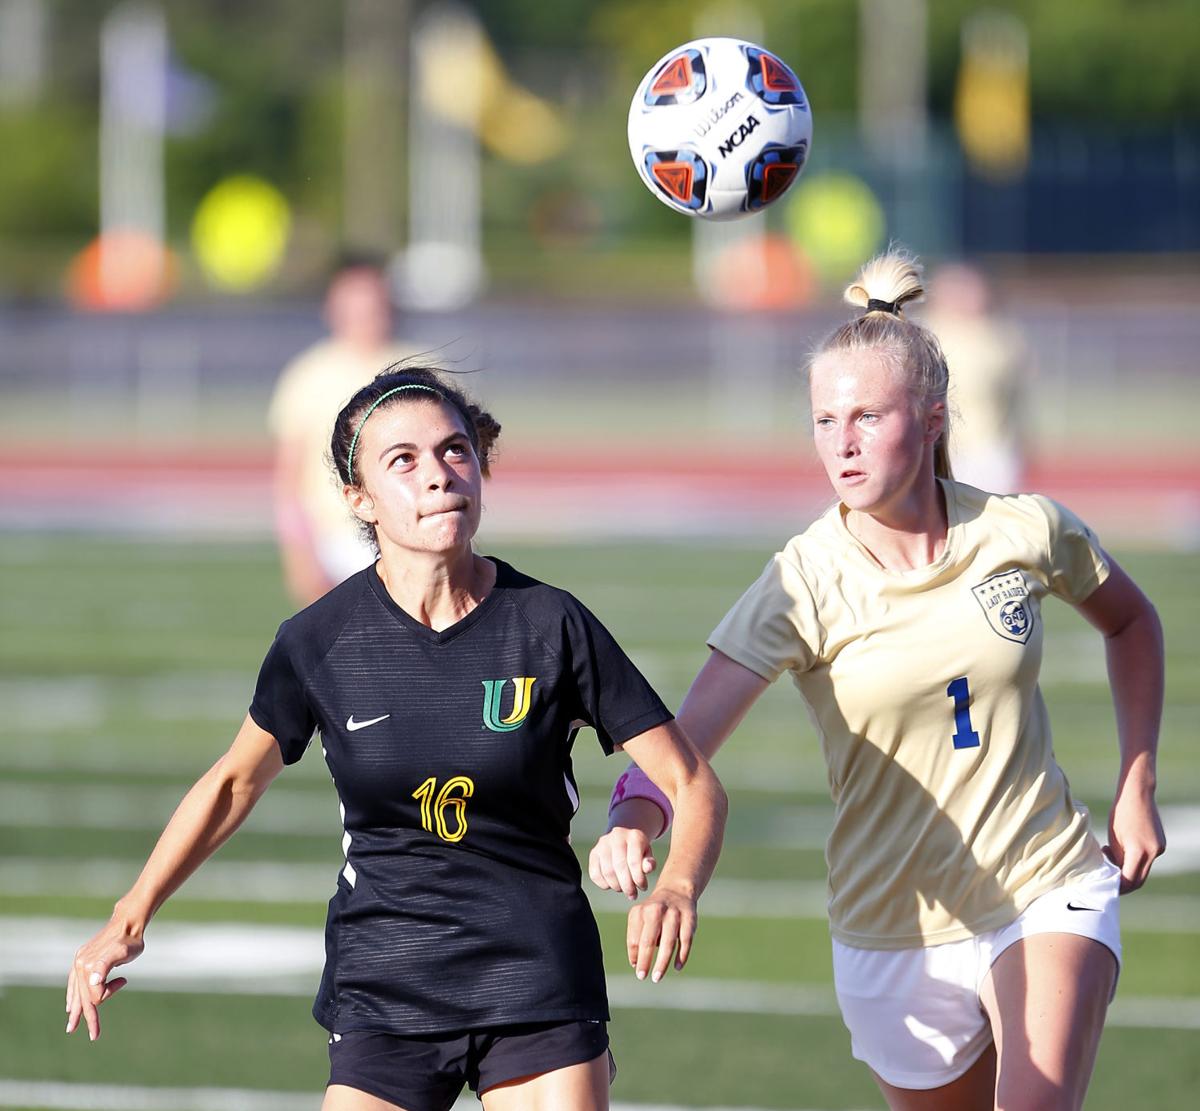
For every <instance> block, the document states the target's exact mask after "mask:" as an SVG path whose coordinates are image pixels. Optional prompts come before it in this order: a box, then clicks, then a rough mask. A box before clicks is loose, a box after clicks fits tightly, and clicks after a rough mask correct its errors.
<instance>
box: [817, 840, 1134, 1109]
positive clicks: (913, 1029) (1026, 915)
mask: <svg viewBox="0 0 1200 1111" xmlns="http://www.w3.org/2000/svg"><path fill="white" fill-rule="evenodd" d="M1120 878H1121V872H1120V869H1119V868H1117V867H1116V865H1114V864H1112V863H1110V862H1108V861H1105V863H1104V864H1103V865H1102V866H1101V867H1100V868H1098V869H1096V871H1094V872H1090V873H1089V874H1088V875H1086V876H1084V877H1082V878H1081V879H1078V880H1074V881H1072V882H1070V883H1068V884H1065V885H1064V886H1062V887H1058V888H1055V889H1054V890H1053V891H1050V892H1047V893H1046V894H1045V895H1042V896H1041V897H1040V898H1037V899H1035V900H1034V901H1033V902H1032V903H1030V904H1029V906H1027V907H1026V908H1025V910H1024V911H1022V912H1021V914H1020V915H1018V916H1017V918H1016V919H1014V920H1013V921H1012V922H1010V923H1009V924H1008V925H1007V926H1002V927H1001V928H1000V929H998V930H989V931H988V932H987V933H983V934H978V935H977V936H975V937H971V938H967V939H966V940H965V941H954V942H950V943H949V944H946V945H930V946H928V947H926V948H922V949H859V948H856V947H854V946H850V945H843V944H842V943H841V942H840V941H836V940H835V941H834V943H833V981H834V987H835V988H836V990H837V997H838V1004H839V1006H840V1007H841V1009H842V1021H843V1022H845V1024H846V1027H847V1029H848V1030H849V1031H850V1051H851V1053H853V1055H854V1056H855V1057H856V1058H857V1059H858V1060H860V1061H863V1062H865V1063H866V1064H867V1065H868V1066H869V1067H870V1068H871V1069H872V1070H874V1072H875V1073H876V1074H877V1075H878V1076H880V1077H882V1078H883V1080H885V1081H886V1082H887V1083H888V1084H891V1085H892V1086H893V1087H896V1088H918V1089H928V1088H940V1087H941V1086H942V1085H943V1084H949V1083H950V1082H951V1081H952V1080H956V1079H957V1078H958V1077H960V1076H961V1075H962V1074H963V1073H964V1072H966V1071H967V1069H969V1068H970V1067H971V1066H972V1065H973V1064H974V1063H975V1062H976V1061H977V1060H978V1059H979V1055H980V1054H981V1053H982V1052H983V1051H984V1050H985V1049H987V1047H988V1045H989V1044H990V1043H991V1041H992V1028H991V1025H990V1023H989V1021H988V1017H987V1014H986V1013H985V1012H984V1009H983V1004H982V1003H981V1002H980V999H979V989H980V987H981V986H982V984H983V981H984V978H985V977H986V976H987V974H988V971H989V970H990V969H991V967H992V964H993V963H994V962H995V960H996V958H997V957H999V956H1000V954H1001V953H1003V952H1004V950H1005V949H1007V948H1008V947H1009V946H1010V945H1012V944H1013V943H1014V942H1017V941H1020V940H1021V939H1022V938H1024V937H1031V936H1033V935H1034V934H1048V933H1064V934H1079V935H1080V936H1082V937H1090V938H1092V939H1093V940H1095V941H1098V942H1100V944H1101V945H1104V946H1106V947H1107V948H1108V949H1110V950H1111V951H1112V954H1113V956H1114V957H1115V958H1116V961H1117V970H1118V972H1120V968H1121V929H1120V918H1119V913H1118V909H1117V890H1118V887H1119V884H1120ZM1114 990H1115V981H1114Z"/></svg>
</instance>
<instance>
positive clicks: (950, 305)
mask: <svg viewBox="0 0 1200 1111" xmlns="http://www.w3.org/2000/svg"><path fill="white" fill-rule="evenodd" d="M990 308H991V291H990V290H989V288H988V283H987V280H986V278H984V276H983V274H981V273H980V272H979V271H978V270H976V269H975V268H974V267H972V266H968V265H966V264H964V263H955V264H953V265H947V266H943V267H941V268H940V269H939V270H937V271H936V272H935V273H934V274H933V276H932V278H931V279H930V283H929V312H928V313H927V314H926V315H925V318H924V321H923V322H924V323H925V324H927V325H928V327H929V328H930V329H932V331H933V333H934V335H936V336H937V337H938V339H939V341H941V345H942V350H943V351H944V352H945V354H946V363H947V365H948V366H949V368H950V398H949V400H950V411H951V426H950V459H951V465H952V467H953V469H954V477H955V478H956V479H959V480H960V481H962V482H966V483H969V484H970V485H972V486H978V487H980V488H981V489H983V490H991V491H994V492H995V493H997V494H1011V493H1013V492H1015V491H1017V490H1019V489H1020V488H1021V482H1022V478H1023V472H1024V465H1025V453H1026V446H1027V445H1026V436H1025V432H1026V427H1025V426H1026V416H1027V414H1026V412H1025V393H1026V387H1027V384H1028V367H1027V352H1026V348H1025V345H1024V343H1023V341H1022V338H1021V336H1020V334H1019V332H1018V331H1017V329H1016V327H1015V326H1014V325H1012V324H1010V323H1008V322H1007V321H1004V320H1002V319H1000V318H998V317H996V316H994V315H992V314H991V312H990Z"/></svg>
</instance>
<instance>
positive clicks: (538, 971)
mask: <svg viewBox="0 0 1200 1111" xmlns="http://www.w3.org/2000/svg"><path fill="white" fill-rule="evenodd" d="M495 563H496V567H497V577H496V585H495V587H494V588H493V589H492V591H491V593H489V594H488V596H487V597H486V598H485V599H484V600H483V601H482V602H481V603H480V604H479V605H478V606H476V607H475V609H473V610H472V611H471V612H470V613H469V614H467V616H466V617H464V618H463V619H462V620H461V621H459V622H458V623H457V624H455V625H452V626H451V627H450V628H448V629H443V630H441V631H440V632H435V631H434V630H433V629H430V628H429V627H428V626H426V625H423V624H421V623H420V622H419V621H416V620H415V619H414V618H412V617H411V616H409V615H408V614H407V613H405V612H404V611H403V610H402V609H401V608H400V607H399V606H397V605H396V603H395V602H394V601H393V600H392V598H391V596H390V595H389V594H388V592H387V589H386V587H385V586H384V584H383V582H382V581H381V580H380V578H379V575H378V573H377V572H376V570H375V568H374V567H368V568H367V569H366V570H365V571H362V572H360V573H359V574H357V575H354V576H353V577H352V578H350V579H348V580H346V582H344V583H343V584H342V585H341V586H339V587H337V588H335V589H334V590H332V591H331V592H330V593H329V594H327V595H326V596H325V597H324V598H322V599H321V600H320V601H318V602H316V603H314V604H313V605H312V606H309V607H308V609H306V610H303V611H302V612H300V613H299V614H297V615H296V616H295V617H293V618H291V619H290V620H288V621H285V622H284V623H283V625H282V626H280V629H279V633H278V634H277V636H276V638H275V642H274V644H273V645H272V646H271V650H270V651H269V652H268V654H267V658H266V660H265V661H264V663H263V666H262V671H261V672H260V674H259V679H258V686H257V688H256V690H255V693H254V701H253V703H252V704H251V707H250V715H251V717H253V719H254V720H255V721H256V722H257V723H258V724H259V725H260V726H261V727H262V728H263V729H265V730H266V731H267V732H269V733H271V734H272V735H273V736H274V737H275V738H276V740H277V741H278V742H279V747H280V751H281V752H282V754H283V759H284V762H285V763H287V764H291V763H294V762H295V761H296V760H299V759H300V757H301V755H303V753H304V750H305V748H306V747H307V746H308V743H309V740H310V739H311V737H312V734H313V731H314V729H316V730H319V731H320V734H321V741H322V747H323V751H324V753H325V759H326V762H327V763H328V765H329V770H330V773H331V774H332V776H333V780H334V784H335V786H336V788H337V793H338V796H339V799H340V802H341V807H342V814H343V822H344V825H345V836H344V837H343V846H344V849H345V854H346V863H345V866H344V867H343V868H342V870H341V872H340V873H339V876H338V881H337V891H336V893H335V894H334V897H333V899H332V900H331V901H330V904H329V915H328V919H327V924H326V939H325V945H326V962H325V973H324V975H323V977H322V980H321V987H320V990H319V993H318V995H317V1000H316V1002H315V1004H314V1005H313V1014H314V1016H315V1017H316V1019H317V1021H318V1022H320V1023H321V1024H322V1025H323V1026H325V1027H326V1028H327V1029H330V1030H334V1029H336V1030H338V1031H342V1030H351V1029H376V1030H388V1031H392V1032H395V1033H400V1034H419V1033H436V1032H439V1031H447V1030H460V1029H470V1028H477V1027H481V1026H493V1025H500V1024H506V1023H518V1022H537V1021H555V1020H564V1021H566V1020H572V1019H606V1018H607V1017H608V1004H607V997H606V993H605V986H604V969H603V965H602V961H601V954H600V938H599V933H598V931H597V929H596V923H595V920H594V919H593V917H592V913H591V909H590V907H589V906H588V903H587V900H586V898H585V896H584V893H583V891H582V889H581V887H580V879H581V876H580V869H579V864H578V862H577V861H576V859H575V854H574V852H573V851H572V849H571V847H570V844H569V841H568V836H569V832H570V824H571V818H572V815H573V814H574V812H575V809H576V806H577V804H578V795H577V792H576V789H575V783H574V779H573V777H572V771H571V745H572V742H573V741H574V738H575V733H576V730H577V729H578V727H579V725H580V723H586V724H588V725H591V726H594V727H595V729H596V733H597V735H598V736H599V739H600V744H601V745H602V746H603V748H604V750H605V752H611V751H612V748H613V745H614V744H620V743H621V742H623V741H626V740H628V739H630V738H631V737H635V736H637V735H638V734H639V733H642V732H644V731H645V730H647V729H649V728H651V727H653V726H655V725H659V724H661V723H663V722H664V721H667V720H669V719H670V717H671V715H670V713H669V711H668V710H667V709H666V707H665V706H664V705H663V703H662V701H661V700H660V699H659V698H658V696H657V695H656V694H655V693H654V691H653V690H652V689H651V687H650V685H649V684H648V683H647V682H646V680H645V679H644V678H643V677H642V675H641V674H640V673H639V671H638V670H637V668H635V667H634V665H633V664H632V663H631V662H630V661H629V659H628V657H627V656H626V655H625V654H624V652H622V651H621V649H620V647H619V646H618V645H617V643H616V642H615V641H614V640H613V638H612V636H611V635H610V634H609V633H608V631H607V630H606V629H605V628H604V627H603V626H602V625H601V624H600V622H599V621H597V620H596V618H595V617H594V616H593V615H592V614H591V613H589V612H588V610H587V609H586V608H585V607H584V606H583V605H581V604H580V603H579V602H578V601H577V600H576V599H575V598H573V597H572V596H571V595H570V594H568V593H566V592H565V591H562V590H557V589H555V588H554V587H551V586H547V585H546V584H544V583H540V582H538V581H537V580H535V579H531V578H529V577H527V576H525V575H522V574H520V573H519V572H518V571H516V570H514V569H513V568H512V567H510V566H509V565H508V564H506V563H503V562H501V561H499V560H496V561H495Z"/></svg>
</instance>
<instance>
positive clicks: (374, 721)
mask: <svg viewBox="0 0 1200 1111" xmlns="http://www.w3.org/2000/svg"><path fill="white" fill-rule="evenodd" d="M391 716H392V715H391V714H382V715H381V716H380V717H377V718H371V719H370V720H369V721H355V720H354V715H353V714H351V715H350V716H349V717H348V718H347V719H346V728H347V729H349V730H350V732H351V733H353V732H354V731H355V730H356V729H366V727H367V726H368V725H378V724H379V722H381V721H386V720H387V719H388V718H390V717H391Z"/></svg>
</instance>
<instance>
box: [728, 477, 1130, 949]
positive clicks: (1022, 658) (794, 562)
mask: <svg viewBox="0 0 1200 1111" xmlns="http://www.w3.org/2000/svg"><path fill="white" fill-rule="evenodd" d="M942 486H943V490H944V491H945V496H946V508H947V515H948V522H949V529H948V534H947V537H946V544H945V549H944V551H943V552H942V554H941V556H940V557H939V558H938V559H937V560H936V561H935V562H934V563H932V564H930V565H929V566H927V567H923V568H919V569H917V570H913V571H906V572H893V571H887V570H885V569H883V568H881V567H880V566H879V564H878V563H877V562H876V561H875V560H874V558H873V557H872V556H871V555H870V554H869V553H868V552H867V551H866V549H865V548H863V547H862V546H861V545H860V544H859V543H858V541H857V540H856V539H855V538H854V536H853V535H852V534H851V533H850V531H849V530H848V529H847V527H846V523H845V508H844V507H843V506H841V505H836V506H834V507H833V508H832V509H830V510H829V511H828V512H827V513H825V514H824V516H822V517H821V518H820V519H818V520H817V521H816V522H815V523H814V524H813V525H812V526H811V527H810V528H809V529H808V530H807V531H806V532H804V533H802V534H801V535H799V536H796V537H794V538H793V539H792V540H791V541H789V542H788V544H787V546H786V547H785V548H784V550H783V551H782V552H780V553H778V554H777V555H775V556H774V557H773V559H772V560H771V561H770V563H768V564H767V567H766V569H765V570H764V571H763V573H762V575H761V576H760V577H759V579H758V581H757V582H755V583H754V584H753V585H752V586H751V587H750V589H749V590H747V591H746V593H745V594H744V595H743V596H742V598H741V599H740V600H739V601H738V602H737V603H736V604H735V605H734V606H733V608H732V609H731V610H730V611H729V613H728V614H727V615H726V616H725V618H724V620H723V621H722V622H721V623H720V625H719V626H718V627H717V629H716V630H715V631H714V632H713V634H712V636H711V638H710V639H709V644H710V645H711V646H712V647H713V648H715V649H717V650H718V651H720V652H722V653H724V654H725V655H726V656H729V657H730V658H731V659H733V660H735V661H736V662H738V663H739V664H741V665H743V666H744V667H747V668H749V669H750V670H751V671H754V672H755V673H757V674H758V675H761V676H762V677H763V678H765V679H768V680H770V681H772V682H773V681H774V680H775V679H777V678H778V677H779V676H780V675H781V674H782V673H783V672H784V671H791V673H792V677H793V679H794V680H795V683H796V686H797V687H799V689H800V693H801V695H802V696H803V698H804V701H805V703H806V705H807V707H808V711H809V716H810V717H811V719H812V721H813V724H814V725H815V726H816V729H817V732H818V734H819V735H820V737H821V743H822V746H823V748H824V752H825V759H826V763H827V766H828V771H829V786H830V790H831V793H832V795H833V800H834V803H835V817H834V826H833V831H832V833H831V835H830V837H829V840H828V843H827V846H826V859H827V862H828V865H829V915H830V923H831V927H832V932H833V935H834V937H836V938H837V939H838V940H839V941H842V942H844V943H845V944H847V945H856V946H860V947H863V948H868V949H903V948H911V947H916V946H924V945H936V944H941V943H943V942H950V941H958V940H961V939H963V938H966V937H970V936H972V935H974V934H977V933H981V932H984V931H987V930H992V929H996V928H998V927H1000V926H1002V925H1005V924H1006V923H1008V922H1010V921H1011V920H1012V919H1013V918H1015V917H1016V916H1017V915H1018V914H1019V913H1020V912H1021V911H1022V910H1023V909H1024V908H1025V907H1026V906H1027V905H1028V904H1029V903H1031V902H1032V901H1033V900H1034V899H1036V898H1037V897H1038V896H1039V895H1042V894H1044V893H1045V892H1046V891H1048V890H1050V889H1051V888H1053V887H1055V886H1057V885H1059V884H1061V883H1062V882H1064V881H1065V880H1067V879H1068V878H1070V877H1073V876H1076V875H1082V874H1083V873H1085V872H1088V871H1090V870H1091V869H1093V868H1095V867H1096V866H1098V865H1099V864H1100V862H1101V854H1100V848H1099V845H1098V844H1097V842H1096V840H1095V838H1094V837H1093V836H1092V835H1091V832H1090V831H1089V828H1088V817H1087V811H1086V810H1085V809H1084V808H1083V807H1082V806H1080V805H1078V804H1077V803H1075V802H1074V801H1073V800H1072V798H1071V793H1070V789H1069V786H1068V784H1067V780H1066V777H1065V775H1064V774H1063V772H1062V769H1061V768H1060V767H1059V766H1058V764H1057V763H1056V761H1055V759H1054V752H1053V749H1052V746H1051V738H1050V722H1049V719H1048V716H1047V713H1046V706H1045V703H1044V701H1043V699H1042V694H1041V691H1040V690H1039V688H1038V671H1039V668H1040V665H1041V658H1042V619H1041V600H1042V598H1043V597H1044V596H1045V595H1047V594H1055V595H1057V596H1058V597H1060V598H1063V599H1065V600H1066V601H1067V602H1070V603H1072V604H1078V603H1080V602H1082V601H1083V600H1084V599H1086V598H1087V597H1088V595H1089V594H1091V593H1092V591H1093V590H1095V589H1096V588H1097V587H1098V586H1099V585H1100V584H1101V583H1102V582H1103V581H1104V580H1105V578H1106V577H1107V576H1108V570H1109V568H1108V563H1107V561H1106V559H1105V556H1104V553H1103V551H1102V550H1101V548H1100V547H1099V544H1098V543H1097V541H1096V538H1095V537H1094V536H1093V535H1092V533H1091V532H1090V531H1089V529H1088V528H1087V526H1086V525H1084V524H1083V522H1081V521H1080V520H1079V519H1078V518H1077V517H1075V516H1074V515H1073V514H1072V513H1071V512H1070V511H1069V510H1067V509H1065V508H1063V507H1062V506H1060V505H1058V504H1056V503H1055V502H1053V501H1051V500H1050V499H1048V498H1045V497H1041V496H1038V495H1017V496H1011V497H998V496H996V495H993V494H987V493H984V492H983V491H980V490H976V489H975V488H974V487H971V486H966V485H963V484H961V483H956V482H949V481H944V482H943V483H942Z"/></svg>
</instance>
